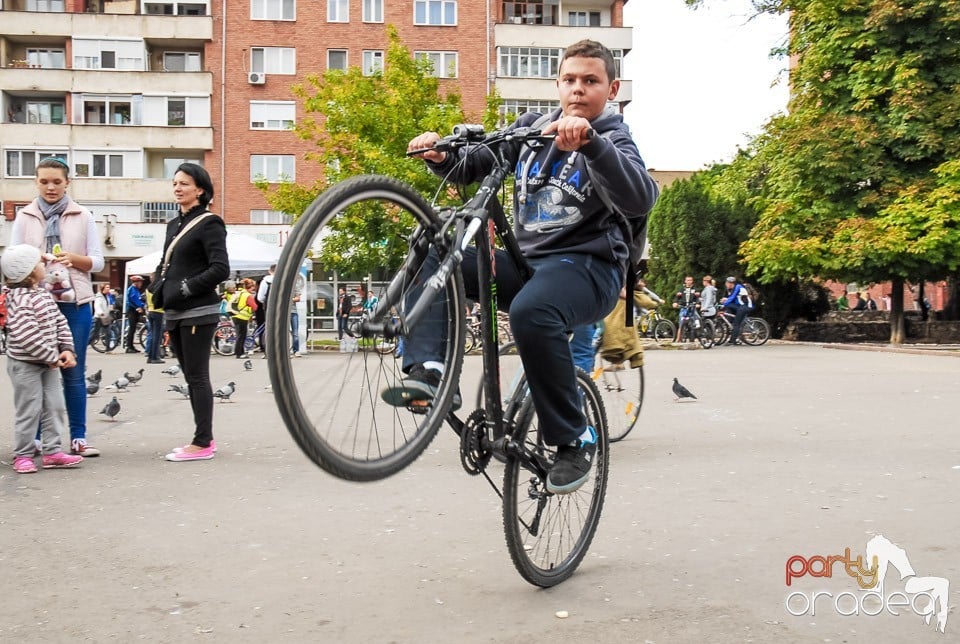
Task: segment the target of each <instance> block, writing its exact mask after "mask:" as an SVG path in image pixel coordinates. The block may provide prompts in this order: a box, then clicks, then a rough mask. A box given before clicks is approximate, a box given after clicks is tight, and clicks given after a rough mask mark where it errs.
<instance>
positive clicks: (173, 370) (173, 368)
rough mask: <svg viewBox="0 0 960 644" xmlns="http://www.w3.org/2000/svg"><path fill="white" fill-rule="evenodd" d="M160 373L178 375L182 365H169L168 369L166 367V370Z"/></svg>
mask: <svg viewBox="0 0 960 644" xmlns="http://www.w3.org/2000/svg"><path fill="white" fill-rule="evenodd" d="M160 373H165V374H167V375H168V376H175V375H177V374H178V373H180V365H178V364H175V365H173V366H170V367H167V368H166V369H164V370H163V371H161V372H160Z"/></svg>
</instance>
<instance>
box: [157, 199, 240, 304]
mask: <svg viewBox="0 0 960 644" xmlns="http://www.w3.org/2000/svg"><path fill="white" fill-rule="evenodd" d="M205 212H207V210H206V209H205V208H202V207H199V206H198V207H196V208H194V209H192V210H190V211H189V212H187V213H186V214H183V213H181V214H180V215H178V216H177V217H176V218H175V219H173V220H172V221H170V222H169V223H168V224H167V236H166V240H165V241H164V243H163V255H162V256H161V259H160V265H159V266H157V271H156V272H157V276H158V277H159V275H160V272H161V270H162V268H163V258H164V257H166V254H167V247H168V246H169V245H170V242H171V241H173V238H174V237H176V236H177V234H178V233H179V232H180V230H181V229H183V227H184V226H185V225H187V224H188V223H190V222H191V221H192V220H194V219H196V218H197V217H199V216H200V215H202V214H204V213H205ZM228 277H230V258H229V257H228V256H227V227H226V225H225V224H224V223H223V219H221V218H220V217H219V216H213V217H207V218H206V219H204V220H203V221H202V222H200V223H199V224H197V225H196V226H194V227H193V228H191V229H190V230H189V231H188V232H187V234H186V236H185V237H183V238H182V239H181V240H180V241H178V242H177V245H176V246H174V248H173V253H172V254H171V256H170V266H169V267H168V268H167V273H166V275H165V276H164V282H163V307H164V309H166V310H170V311H189V310H190V309H195V308H198V307H202V306H209V305H214V306H218V305H219V304H220V296H219V295H218V294H217V285H219V284H220V282H223V281H224V280H226V279H227V278H228ZM183 281H186V284H187V288H188V289H189V290H190V295H189V296H184V295H183V294H182V293H181V290H180V285H181V283H182V282H183Z"/></svg>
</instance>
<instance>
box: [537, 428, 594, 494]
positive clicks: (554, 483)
mask: <svg viewBox="0 0 960 644" xmlns="http://www.w3.org/2000/svg"><path fill="white" fill-rule="evenodd" d="M588 429H589V430H590V437H591V439H592V440H590V441H589V442H587V441H583V440H580V439H577V441H576V445H561V446H559V447H558V448H557V459H556V460H555V461H554V463H553V467H552V468H550V473H549V474H547V490H548V491H550V492H553V493H554V494H570V493H571V492H576V491H577V490H579V489H580V487H581V486H582V485H583V484H584V483H586V482H587V479H589V478H590V467H591V465H593V458H594V456H596V454H597V432H596V431H595V430H594V429H593V427H588Z"/></svg>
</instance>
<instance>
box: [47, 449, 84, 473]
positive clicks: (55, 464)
mask: <svg viewBox="0 0 960 644" xmlns="http://www.w3.org/2000/svg"><path fill="white" fill-rule="evenodd" d="M82 462H83V457H82V456H71V455H70V454H64V453H63V452H57V453H56V454H44V455H43V469H45V470H52V469H56V468H61V467H75V466H77V465H80V463H82Z"/></svg>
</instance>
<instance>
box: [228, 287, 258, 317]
mask: <svg viewBox="0 0 960 644" xmlns="http://www.w3.org/2000/svg"><path fill="white" fill-rule="evenodd" d="M249 296H250V294H249V293H248V292H247V291H246V290H245V289H244V290H242V291H237V292H236V293H234V294H233V295H231V296H230V297H229V298H227V302H229V303H230V309H231V315H232V316H233V317H235V318H237V319H238V320H247V321H249V320H250V318H252V317H253V308H252V307H251V306H250V305H249V304H247V302H248V301H249V300H247V297H249ZM241 301H243V304H240V302H241Z"/></svg>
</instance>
